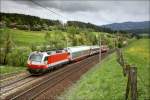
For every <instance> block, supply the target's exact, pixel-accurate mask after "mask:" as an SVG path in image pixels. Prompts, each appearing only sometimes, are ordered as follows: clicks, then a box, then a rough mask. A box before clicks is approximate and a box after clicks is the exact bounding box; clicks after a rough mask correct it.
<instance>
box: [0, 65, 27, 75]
mask: <svg viewBox="0 0 150 100" xmlns="http://www.w3.org/2000/svg"><path fill="white" fill-rule="evenodd" d="M24 70H26V67H14V66H0V74H8V73H13V72H19V71H24Z"/></svg>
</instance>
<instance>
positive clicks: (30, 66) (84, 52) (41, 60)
mask: <svg viewBox="0 0 150 100" xmlns="http://www.w3.org/2000/svg"><path fill="white" fill-rule="evenodd" d="M100 49H101V52H102V53H104V52H107V51H108V47H107V46H101V47H99V46H74V47H67V48H64V49H61V50H53V51H45V52H38V51H34V52H31V53H30V55H29V57H28V60H27V70H28V71H29V72H30V73H31V74H32V75H41V74H43V73H46V72H48V71H50V70H52V69H55V68H57V66H62V65H64V64H68V63H72V62H75V61H79V60H81V59H84V58H86V57H88V56H92V55H94V54H98V53H99V52H100Z"/></svg>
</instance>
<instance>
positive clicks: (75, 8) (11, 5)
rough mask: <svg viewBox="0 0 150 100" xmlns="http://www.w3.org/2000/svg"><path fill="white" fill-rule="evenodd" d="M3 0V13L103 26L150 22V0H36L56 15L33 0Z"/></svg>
mask: <svg viewBox="0 0 150 100" xmlns="http://www.w3.org/2000/svg"><path fill="white" fill-rule="evenodd" d="M0 1H1V9H0V11H1V12H7V13H21V14H29V15H34V16H39V17H41V18H46V19H59V20H61V21H63V22H66V21H68V20H76V21H83V22H90V23H93V24H96V25H103V24H110V23H119V22H127V21H148V20H150V19H149V17H150V16H149V12H150V11H149V9H150V4H149V3H150V0H99V1H98V0H93V1H92V0H84V1H83V0H70V1H69V0H32V1H34V2H36V3H38V4H40V5H41V6H43V7H45V8H47V9H49V10H51V11H53V12H55V13H56V14H54V13H52V12H50V11H49V10H47V9H44V8H41V7H40V6H38V5H36V4H34V3H33V2H31V1H30V0H0ZM57 14H58V15H57ZM59 15H62V16H63V17H62V16H59Z"/></svg>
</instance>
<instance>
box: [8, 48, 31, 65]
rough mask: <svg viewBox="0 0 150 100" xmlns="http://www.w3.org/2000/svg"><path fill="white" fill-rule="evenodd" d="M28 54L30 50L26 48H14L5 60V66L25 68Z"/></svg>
mask: <svg viewBox="0 0 150 100" xmlns="http://www.w3.org/2000/svg"><path fill="white" fill-rule="evenodd" d="M30 52H31V49H30V48H27V47H26V48H25V47H24V48H14V49H13V50H12V52H11V53H9V54H8V56H7V58H6V60H7V64H8V65H12V66H26V62H27V58H28V55H29V54H30Z"/></svg>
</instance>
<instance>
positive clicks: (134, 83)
mask: <svg viewBox="0 0 150 100" xmlns="http://www.w3.org/2000/svg"><path fill="white" fill-rule="evenodd" d="M129 73H130V85H131V100H137V68H136V67H130V70H129Z"/></svg>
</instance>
